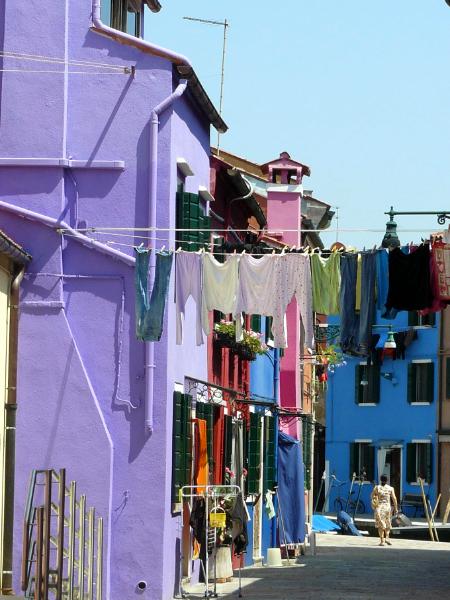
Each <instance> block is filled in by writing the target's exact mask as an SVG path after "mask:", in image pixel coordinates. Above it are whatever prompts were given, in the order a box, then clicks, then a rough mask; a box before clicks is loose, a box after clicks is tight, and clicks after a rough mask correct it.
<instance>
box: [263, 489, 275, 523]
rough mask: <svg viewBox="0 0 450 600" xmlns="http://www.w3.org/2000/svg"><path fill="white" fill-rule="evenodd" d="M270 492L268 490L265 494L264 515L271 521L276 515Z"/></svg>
mask: <svg viewBox="0 0 450 600" xmlns="http://www.w3.org/2000/svg"><path fill="white" fill-rule="evenodd" d="M272 495H273V494H272V492H271V491H270V490H267V492H266V504H265V507H264V508H265V510H266V515H267V518H268V519H273V518H274V516H275V515H276V514H277V513H276V512H275V507H274V505H273V498H272Z"/></svg>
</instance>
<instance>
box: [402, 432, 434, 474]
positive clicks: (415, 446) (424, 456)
mask: <svg viewBox="0 0 450 600" xmlns="http://www.w3.org/2000/svg"><path fill="white" fill-rule="evenodd" d="M432 452H433V445H432V444H430V443H428V442H415V443H414V442H413V443H411V444H406V480H407V482H408V483H416V482H417V480H418V478H419V477H420V478H421V479H424V480H425V481H426V483H431V482H432V476H433V465H432Z"/></svg>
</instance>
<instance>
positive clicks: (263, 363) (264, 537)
mask: <svg viewBox="0 0 450 600" xmlns="http://www.w3.org/2000/svg"><path fill="white" fill-rule="evenodd" d="M265 323H266V320H265V319H261V333H262V339H263V340H264V338H265V333H266V331H265ZM268 354H269V355H270V358H269V357H268V356H264V355H260V356H258V357H257V359H256V360H255V361H253V362H252V363H251V367H250V392H251V394H254V395H258V396H264V397H266V398H273V396H274V393H273V392H274V366H273V360H274V351H273V350H272V349H269V350H268ZM278 377H279V373H278ZM266 491H267V490H264V492H263V493H264V495H265V493H266ZM251 514H253V508H252V513H251ZM274 525H275V523H274V520H269V519H268V518H267V515H266V512H265V510H263V521H262V529H261V553H262V555H263V557H264V561H265V560H266V559H267V549H268V548H271V547H272V527H273V526H274ZM252 528H253V520H252V522H251V527H249V529H252ZM248 547H249V552H248V553H247V556H246V560H245V564H246V565H250V564H252V562H253V557H252V552H251V548H252V547H253V532H252V533H251V536H250V535H249V546H248Z"/></svg>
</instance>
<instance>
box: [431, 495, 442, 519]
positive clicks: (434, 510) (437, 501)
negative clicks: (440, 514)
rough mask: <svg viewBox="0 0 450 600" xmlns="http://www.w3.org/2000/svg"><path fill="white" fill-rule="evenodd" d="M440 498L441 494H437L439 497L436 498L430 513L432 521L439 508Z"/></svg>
mask: <svg viewBox="0 0 450 600" xmlns="http://www.w3.org/2000/svg"><path fill="white" fill-rule="evenodd" d="M441 496H442V494H439V496H438V497H437V500H436V504H435V505H434V509H433V512H432V513H431V516H432V517H433V520H434V515H435V514H436V511H437V507H438V506H439V500H440V499H441Z"/></svg>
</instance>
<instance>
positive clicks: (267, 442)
mask: <svg viewBox="0 0 450 600" xmlns="http://www.w3.org/2000/svg"><path fill="white" fill-rule="evenodd" d="M274 484H275V419H274V418H273V417H269V416H266V417H264V484H263V486H264V493H265V492H266V491H267V490H271V489H272V488H273V486H274Z"/></svg>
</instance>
